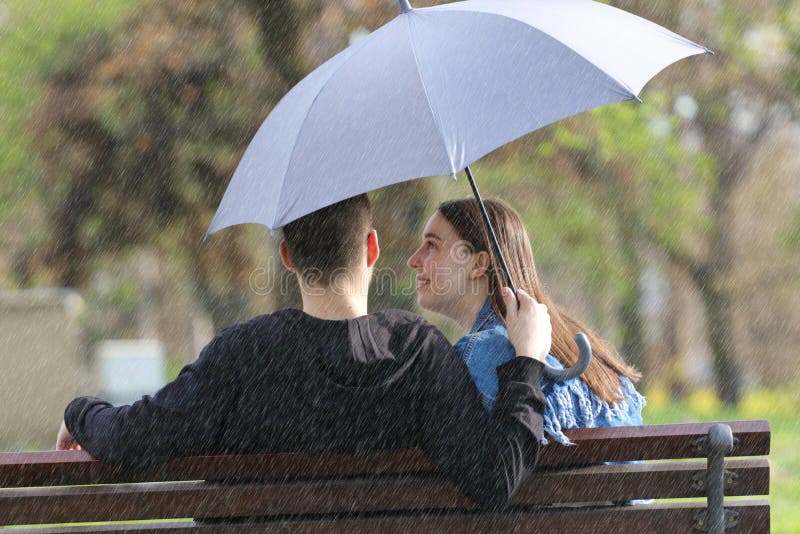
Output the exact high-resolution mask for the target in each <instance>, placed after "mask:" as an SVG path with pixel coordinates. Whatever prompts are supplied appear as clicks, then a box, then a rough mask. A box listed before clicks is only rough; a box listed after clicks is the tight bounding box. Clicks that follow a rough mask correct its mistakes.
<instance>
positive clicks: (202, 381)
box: [64, 309, 544, 507]
mask: <svg viewBox="0 0 800 534" xmlns="http://www.w3.org/2000/svg"><path fill="white" fill-rule="evenodd" d="M541 370H542V365H541V364H540V363H539V362H537V361H535V360H533V359H530V358H522V357H518V358H514V359H513V360H511V361H510V362H508V363H507V364H504V365H502V366H501V367H498V375H499V379H500V393H499V397H498V400H497V404H496V406H495V409H494V412H493V414H492V415H491V416H490V415H489V414H487V413H486V411H485V410H484V408H483V406H482V404H481V400H480V396H479V393H478V391H477V389H476V387H475V385H474V384H473V382H472V379H471V377H470V375H469V372H468V370H467V367H466V365H465V364H464V362H463V361H462V359H461V358H460V357H459V356H458V355H457V354H456V352H455V351H454V350H453V348H452V346H451V345H450V343H449V342H448V341H447V339H446V338H445V337H444V336H443V335H442V334H441V333H440V332H439V331H438V330H437V329H436V328H434V327H433V326H432V325H430V324H429V323H427V322H426V321H425V320H423V319H422V318H420V317H418V316H417V315H414V314H411V313H408V312H404V311H400V310H387V311H384V312H379V313H375V314H371V315H368V316H364V317H359V318H357V319H353V320H342V321H326V320H322V319H317V318H315V317H312V316H310V315H307V314H306V313H304V312H302V311H299V310H293V309H286V310H281V311H279V312H276V313H273V314H270V315H262V316H259V317H256V318H255V319H253V320H251V321H249V322H247V323H242V324H238V325H235V326H233V327H231V328H228V329H227V330H225V331H223V332H222V333H221V334H220V335H219V336H217V337H216V338H214V339H213V340H212V341H211V342H210V343H209V344H208V345H207V346H206V347H205V348H204V349H203V351H202V353H201V354H200V357H199V358H198V359H197V361H195V362H194V363H192V364H191V365H188V366H186V367H185V368H184V369H183V370H182V371H181V373H180V375H179V376H178V377H177V378H176V379H175V381H173V382H172V383H170V384H167V385H166V386H165V387H164V388H162V389H161V390H160V391H158V392H157V393H156V394H155V395H153V396H152V397H148V396H146V397H144V398H142V399H141V400H140V401H138V402H136V403H134V404H133V405H131V406H122V407H113V406H111V405H110V404H108V403H106V402H103V401H101V400H99V399H96V398H91V397H82V398H78V399H75V400H73V401H72V402H71V403H70V404H69V406H67V409H66V412H65V415H64V420H65V422H66V425H67V429H68V430H69V431H70V433H71V434H72V435H73V437H74V438H75V439H76V441H77V442H78V443H80V444H81V446H83V448H84V449H85V450H87V451H88V452H90V453H91V454H92V455H94V456H95V457H97V458H98V459H100V460H103V461H106V462H112V463H119V464H126V465H130V466H149V465H153V464H157V463H160V462H164V461H166V460H169V459H171V458H174V457H176V456H185V455H190V454H200V453H218V452H237V453H247V452H271V451H336V452H346V453H359V452H363V451H366V450H369V449H376V448H403V447H420V448H422V449H423V450H424V451H425V452H426V453H427V454H428V456H429V457H430V458H431V460H432V461H433V462H434V463H435V464H436V466H437V468H438V469H439V470H440V471H441V472H442V473H443V474H444V475H445V476H447V477H448V478H449V479H450V480H451V481H453V482H454V483H455V484H456V485H457V486H458V487H459V488H461V490H462V491H464V492H465V493H466V494H467V495H468V496H469V497H471V498H472V499H474V500H475V501H477V502H478V503H480V504H482V505H483V506H486V507H498V506H503V505H505V504H506V503H507V502H508V500H509V499H510V498H511V496H512V495H513V493H514V491H515V490H516V488H517V487H518V486H519V484H520V483H521V482H522V480H524V478H525V477H526V476H527V474H528V473H529V472H530V471H531V470H532V469H533V467H534V464H535V461H536V456H537V452H538V447H539V442H540V438H541V437H542V413H543V410H544V397H543V395H542V392H541V389H540V386H539V382H540V374H541Z"/></svg>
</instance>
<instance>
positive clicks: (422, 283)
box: [417, 278, 431, 289]
mask: <svg viewBox="0 0 800 534" xmlns="http://www.w3.org/2000/svg"><path fill="white" fill-rule="evenodd" d="M430 284H431V281H430V280H428V279H426V278H417V289H420V288H423V287H425V286H429V285H430Z"/></svg>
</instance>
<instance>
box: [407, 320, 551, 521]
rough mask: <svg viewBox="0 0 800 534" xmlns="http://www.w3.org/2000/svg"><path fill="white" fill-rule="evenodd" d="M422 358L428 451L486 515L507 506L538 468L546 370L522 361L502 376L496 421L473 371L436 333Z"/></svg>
mask: <svg viewBox="0 0 800 534" xmlns="http://www.w3.org/2000/svg"><path fill="white" fill-rule="evenodd" d="M420 358H421V363H422V365H421V370H422V374H421V376H418V378H417V380H419V386H420V387H421V388H422V394H421V396H420V403H419V405H418V409H419V410H420V411H419V418H420V433H421V438H422V446H423V449H424V450H425V452H426V453H427V454H428V456H429V457H430V458H431V460H432V461H433V462H434V464H436V466H437V468H438V469H439V470H440V471H441V472H442V473H443V474H444V475H445V476H446V477H447V478H448V479H449V480H450V481H452V482H453V483H454V484H455V485H456V486H458V487H459V489H461V491H463V492H464V493H465V494H466V495H467V496H468V497H470V498H471V499H472V500H474V501H476V502H477V503H478V504H480V505H481V506H482V507H485V508H502V507H504V506H506V505H507V504H508V502H509V501H510V500H511V497H512V496H513V495H514V493H515V492H516V490H517V489H518V488H519V486H520V484H521V483H522V482H523V481H524V480H525V478H526V477H527V476H528V474H529V473H530V472H531V471H532V470H533V469H534V466H535V464H536V458H537V455H538V451H539V443H540V442H541V438H542V433H543V430H542V425H543V417H542V414H543V413H544V402H545V401H544V395H543V394H542V391H541V387H540V379H541V372H542V369H543V365H542V363H541V362H539V361H536V360H533V359H531V358H523V357H516V358H514V359H512V360H511V361H510V362H508V363H506V364H503V365H501V366H500V367H498V368H497V373H498V378H499V383H500V388H499V394H498V398H497V402H496V404H495V408H494V411H493V413H492V414H491V416H490V415H488V414H487V413H486V411H485V409H484V408H483V405H482V404H481V401H480V395H479V393H478V390H477V388H476V387H475V384H474V382H473V381H472V379H471V377H470V375H469V371H468V369H467V367H466V365H465V364H464V362H463V361H462V360H461V358H459V357H458V355H457V354H456V353H455V351H454V349H453V347H452V346H451V345H450V344H449V342H448V341H447V339H446V338H445V337H444V336H443V335H442V334H441V333H439V332H438V331H436V330H435V329H433V328H432V327H431V331H430V332H429V333H428V339H427V342H426V346H425V347H423V353H422V354H420Z"/></svg>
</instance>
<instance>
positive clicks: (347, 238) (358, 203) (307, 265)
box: [282, 194, 372, 285]
mask: <svg viewBox="0 0 800 534" xmlns="http://www.w3.org/2000/svg"><path fill="white" fill-rule="evenodd" d="M282 230H283V239H284V241H286V247H287V248H288V249H289V257H290V258H291V259H292V263H294V265H295V267H296V268H297V271H298V272H299V273H300V274H301V276H303V278H304V280H305V281H306V282H307V283H311V284H314V283H316V282H321V283H322V284H324V285H331V283H332V282H333V277H334V275H335V274H336V273H337V272H341V271H342V270H343V269H349V268H352V267H355V266H356V265H358V262H360V261H362V258H363V255H364V254H365V250H366V246H367V235H368V234H369V232H370V230H372V210H371V209H370V205H369V199H368V198H367V195H366V194H362V195H357V196H354V197H351V198H348V199H347V200H342V201H341V202H337V203H336V204H332V205H330V206H328V207H325V208H322V209H319V210H317V211H315V212H313V213H310V214H308V215H306V216H304V217H301V218H299V219H296V220H294V221H292V222H290V223H288V224H286V225H285V226H284V227H283V229H282Z"/></svg>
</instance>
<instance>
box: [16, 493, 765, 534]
mask: <svg viewBox="0 0 800 534" xmlns="http://www.w3.org/2000/svg"><path fill="white" fill-rule="evenodd" d="M726 508H727V509H729V510H735V511H736V512H737V513H738V514H739V522H740V524H741V526H740V527H739V528H738V529H737V530H734V531H733V532H747V533H754V534H760V533H768V532H769V530H770V517H769V511H770V510H769V503H768V502H767V501H765V500H753V501H735V502H731V503H728V504H727V505H726ZM704 509H705V503H697V502H691V503H668V504H651V505H638V506H624V507H601V508H592V509H569V508H552V509H532V510H531V509H529V510H518V509H514V510H512V511H511V512H513V515H512V514H511V513H492V514H484V515H476V514H472V515H455V514H452V515H450V514H440V515H433V514H394V515H388V516H384V517H361V518H360V517H343V516H338V517H335V518H326V517H320V518H315V519H308V518H306V519H302V518H301V519H285V520H280V521H276V522H271V523H264V522H256V523H239V524H228V525H200V524H195V523H192V522H186V523H183V522H181V523H151V524H140V525H107V526H89V527H58V528H49V529H46V530H44V529H40V528H35V529H21V530H18V531H16V530H15V532H18V533H19V534H43V533H44V532H50V533H53V534H74V533H77V532H88V533H91V534H124V533H130V534H168V533H170V532H172V533H175V534H190V533H191V534H239V533H242V534H255V533H269V532H294V533H318V532H325V533H328V532H333V533H337V532H342V533H347V534H350V533H354V534H358V533H365V534H366V533H372V532H375V531H380V532H381V533H382V534H391V533H395V532H397V533H401V532H402V533H406V532H417V531H419V532H477V533H483V532H486V533H495V532H500V531H514V532H520V533H524V532H531V533H537V534H561V533H563V532H571V533H575V534H588V533H595V532H620V526H621V525H624V531H625V532H657V533H659V534H672V533H676V534H677V533H684V532H691V531H692V530H691V526H692V525H693V524H694V519H693V518H694V516H695V515H696V514H697V513H699V512H701V511H703V510H704ZM334 519H335V522H334Z"/></svg>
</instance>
